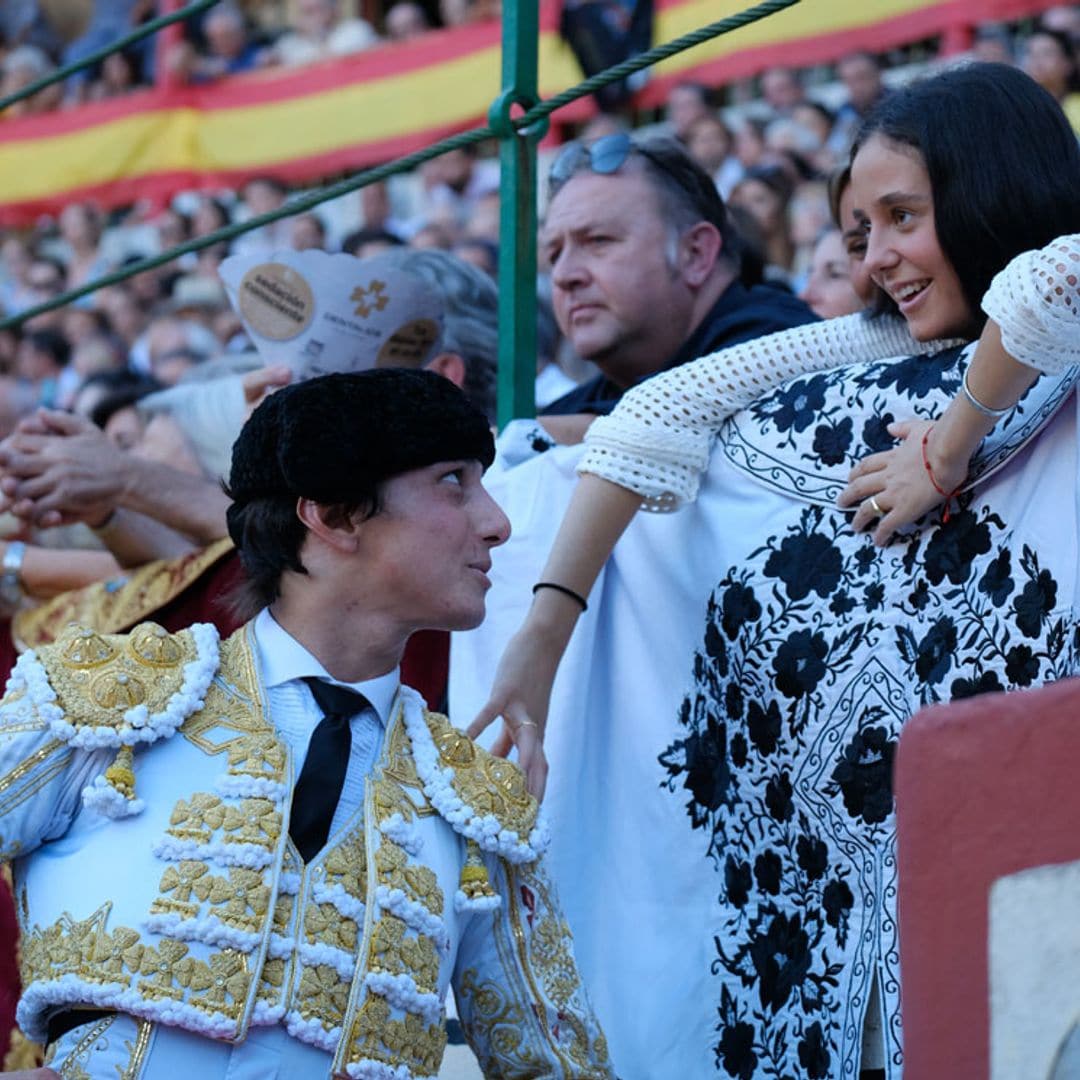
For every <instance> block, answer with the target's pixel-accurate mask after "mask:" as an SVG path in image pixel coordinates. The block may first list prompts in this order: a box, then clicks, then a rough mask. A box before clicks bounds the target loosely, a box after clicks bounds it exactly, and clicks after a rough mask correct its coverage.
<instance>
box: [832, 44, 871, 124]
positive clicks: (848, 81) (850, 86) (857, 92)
mask: <svg viewBox="0 0 1080 1080" xmlns="http://www.w3.org/2000/svg"><path fill="white" fill-rule="evenodd" d="M837 71H838V73H839V75H840V78H841V79H842V80H843V83H844V86H845V87H846V88H847V92H848V99H849V100H850V102H851V104H852V105H854V106H855V108H856V110H858V111H859V112H860V113H861V112H865V111H866V110H867V109H869V108H870V106H871V105H873V104H874V102H875V101H877V99H878V96H879V95H880V94H881V72H879V71H878V69H877V65H875V64H874V62H873V61H872V60H870V59H868V58H867V57H865V56H851V57H848V59H846V60H843V61H841V62H840V65H839V67H838V69H837Z"/></svg>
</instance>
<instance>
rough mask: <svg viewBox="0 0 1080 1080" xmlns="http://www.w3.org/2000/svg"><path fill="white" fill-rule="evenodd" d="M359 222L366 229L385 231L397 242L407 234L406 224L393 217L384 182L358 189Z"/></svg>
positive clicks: (388, 193)
mask: <svg viewBox="0 0 1080 1080" xmlns="http://www.w3.org/2000/svg"><path fill="white" fill-rule="evenodd" d="M360 221H361V223H362V224H363V225H364V227H365V228H368V229H385V230H386V231H387V232H390V233H393V234H394V235H395V236H396V237H397V238H398V239H399V240H404V239H405V237H406V236H407V235H408V233H409V225H408V222H407V221H405V220H404V219H403V218H399V217H396V216H395V215H394V210H393V206H392V204H391V199H390V186H389V184H387V182H386V181H385V180H377V181H376V182H375V183H374V184H366V185H365V186H364V187H362V188H361V189H360Z"/></svg>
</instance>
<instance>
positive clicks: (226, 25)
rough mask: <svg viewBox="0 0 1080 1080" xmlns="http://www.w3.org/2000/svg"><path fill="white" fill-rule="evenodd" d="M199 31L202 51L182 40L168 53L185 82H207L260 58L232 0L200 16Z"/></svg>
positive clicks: (255, 64) (248, 67)
mask: <svg viewBox="0 0 1080 1080" xmlns="http://www.w3.org/2000/svg"><path fill="white" fill-rule="evenodd" d="M202 31H203V37H204V38H205V40H206V51H205V53H198V52H196V51H195V49H194V47H193V46H192V45H191V44H190V43H189V42H183V43H182V44H181V45H179V46H178V48H177V51H176V53H175V54H174V55H173V56H172V57H170V63H171V65H172V67H173V70H174V71H176V72H177V73H178V74H179V75H180V76H181V77H182V78H184V79H185V80H186V81H188V82H192V83H203V82H210V81H212V80H214V79H220V78H223V77H224V76H226V75H237V74H239V73H241V72H244V71H251V70H252V69H254V68H256V67H258V66H259V65H260V64H261V63H262V62H263V60H264V52H263V50H262V49H261V48H260V47H259V46H258V45H257V44H256V43H255V42H254V41H252V40H251V36H250V33H249V31H248V25H247V20H246V19H245V18H244V15H243V12H241V11H240V9H239V8H237V7H235V6H234V5H233V4H230V3H224V4H221V5H219V6H218V7H216V8H214V9H213V10H212V11H211V12H210V13H209V14H208V15H207V16H206V18H205V19H204V20H203V24H202Z"/></svg>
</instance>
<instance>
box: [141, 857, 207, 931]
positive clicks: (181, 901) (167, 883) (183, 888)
mask: <svg viewBox="0 0 1080 1080" xmlns="http://www.w3.org/2000/svg"><path fill="white" fill-rule="evenodd" d="M209 872H210V867H209V866H207V865H206V863H204V862H198V861H197V860H195V859H184V860H182V861H181V862H179V863H177V864H176V865H175V866H170V867H168V868H167V869H166V870H165V873H164V874H162V875H161V881H160V882H159V884H158V889H159V891H160V892H161V893H163V894H169V893H171V894H172V895H171V896H169V895H162V896H159V897H157V898H156V899H155V900H154V902H153V903H152V904H151V905H150V910H151V912H153V913H154V914H158V913H162V912H172V913H174V914H177V915H182V916H183V917H184V918H186V919H193V918H194V917H195V916H196V915H197V914H198V911H199V905H198V904H197V903H195V902H194V901H193V900H192V899H191V894H192V893H193V892H194V891H195V889H196V886H198V884H199V883H200V882H201V880H202V879H203V878H204V877H206V875H207V874H208V873H209Z"/></svg>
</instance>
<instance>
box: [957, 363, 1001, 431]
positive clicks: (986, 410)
mask: <svg viewBox="0 0 1080 1080" xmlns="http://www.w3.org/2000/svg"><path fill="white" fill-rule="evenodd" d="M960 389H961V390H963V391H964V397H966V398H967V399H968V404H969V405H970V406H971V407H972V408H973V409H975V410H976V411H977V412H981V413H982V414H983V416H987V417H989V418H990V419H991V420H1000V419H1001V418H1002V417H1003V416H1004V415H1005V414H1006V413H1007V412H1011V411H1012V406H1011V405H1008V406H1006V407H1005V408H1004V409H991V408H990V406H989V405H984V404H983V403H982V402H981V401H980V400H979V399H978V398H977V397H976V396H975V395H974V394H973V393H972V392H971V387H970V386H968V369H967V368H964V377H963V379H962V380H961V382H960Z"/></svg>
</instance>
